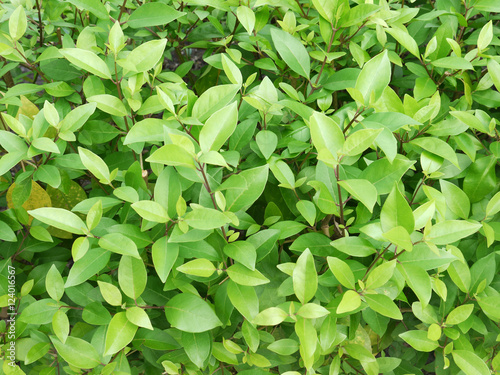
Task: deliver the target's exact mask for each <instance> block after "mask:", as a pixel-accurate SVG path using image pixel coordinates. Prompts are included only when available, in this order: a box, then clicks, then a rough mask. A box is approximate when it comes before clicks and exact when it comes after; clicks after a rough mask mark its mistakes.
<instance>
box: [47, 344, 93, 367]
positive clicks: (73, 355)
mask: <svg viewBox="0 0 500 375" xmlns="http://www.w3.org/2000/svg"><path fill="white" fill-rule="evenodd" d="M50 340H51V341H52V343H53V344H54V347H55V349H56V350H57V353H58V354H59V355H60V356H61V357H62V358H63V359H64V360H65V361H66V362H68V363H69V364H70V365H71V366H74V367H76V368H80V369H91V368H94V367H97V366H98V365H99V364H100V363H101V361H100V358H99V354H98V353H97V350H96V349H95V348H94V346H93V345H91V344H90V343H89V342H87V341H85V340H83V339H80V338H78V337H72V336H68V338H67V339H66V342H65V343H64V344H63V343H62V342H61V341H59V339H57V338H56V337H53V336H50Z"/></svg>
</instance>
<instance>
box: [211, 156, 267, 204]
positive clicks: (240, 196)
mask: <svg viewBox="0 0 500 375" xmlns="http://www.w3.org/2000/svg"><path fill="white" fill-rule="evenodd" d="M268 175H269V167H268V166H267V165H263V166H261V167H257V168H251V169H247V170H245V171H243V172H241V173H239V174H236V175H232V176H230V177H229V178H228V179H227V180H226V181H224V182H223V183H222V184H221V185H220V186H219V188H218V189H217V190H219V191H225V194H224V195H225V197H226V210H227V211H232V212H238V211H240V210H247V209H248V208H249V207H250V206H251V205H252V204H253V203H254V202H255V201H256V200H257V199H258V198H259V197H260V196H261V195H262V193H263V192H264V188H265V186H266V183H267V178H268Z"/></svg>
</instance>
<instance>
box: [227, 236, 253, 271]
mask: <svg viewBox="0 0 500 375" xmlns="http://www.w3.org/2000/svg"><path fill="white" fill-rule="evenodd" d="M224 253H225V254H226V255H227V256H228V257H230V258H233V259H234V260H236V261H237V262H239V263H241V264H243V265H244V266H245V267H247V268H248V269H250V270H252V271H254V270H255V262H256V260H257V252H256V250H255V246H254V245H253V244H252V243H251V242H248V241H236V242H231V243H228V244H227V245H226V246H224Z"/></svg>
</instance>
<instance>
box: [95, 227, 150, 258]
mask: <svg viewBox="0 0 500 375" xmlns="http://www.w3.org/2000/svg"><path fill="white" fill-rule="evenodd" d="M99 246H100V247H102V248H103V249H106V250H109V251H112V252H114V253H117V254H123V255H130V256H132V257H134V258H137V259H141V257H140V255H139V252H138V251H137V245H136V244H135V242H134V241H132V240H131V239H130V238H128V237H126V236H124V235H123V234H121V233H108V234H105V235H104V236H102V237H101V238H100V239H99Z"/></svg>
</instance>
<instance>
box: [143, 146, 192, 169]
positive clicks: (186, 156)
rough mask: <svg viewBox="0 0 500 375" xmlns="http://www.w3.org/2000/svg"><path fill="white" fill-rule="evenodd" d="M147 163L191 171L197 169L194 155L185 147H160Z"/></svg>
mask: <svg viewBox="0 0 500 375" xmlns="http://www.w3.org/2000/svg"><path fill="white" fill-rule="evenodd" d="M146 161H147V162H150V163H160V164H166V165H172V166H179V167H187V168H191V169H195V168H196V167H195V165H194V155H192V154H190V153H189V152H188V151H187V150H186V149H185V148H184V147H181V146H179V145H175V144H168V145H165V146H162V147H160V148H159V149H158V150H156V151H155V152H153V154H151V156H150V157H149V158H147V159H146Z"/></svg>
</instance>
